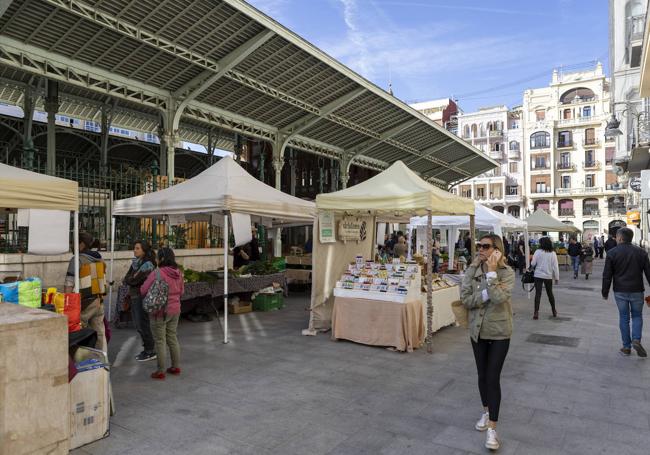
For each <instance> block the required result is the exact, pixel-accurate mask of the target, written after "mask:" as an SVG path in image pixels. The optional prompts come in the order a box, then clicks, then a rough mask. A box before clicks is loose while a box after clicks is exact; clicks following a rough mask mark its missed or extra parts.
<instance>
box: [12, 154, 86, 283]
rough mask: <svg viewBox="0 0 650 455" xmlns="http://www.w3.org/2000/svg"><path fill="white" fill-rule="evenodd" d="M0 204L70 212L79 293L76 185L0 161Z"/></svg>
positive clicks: (76, 281)
mask: <svg viewBox="0 0 650 455" xmlns="http://www.w3.org/2000/svg"><path fill="white" fill-rule="evenodd" d="M0 207H2V208H9V209H45V210H62V211H69V212H74V246H73V248H74V255H75V258H76V259H77V260H76V261H75V282H74V289H75V292H79V185H78V184H77V182H73V181H72V180H66V179H61V178H58V177H52V176H49V175H44V174H39V173H37V172H31V171H27V170H25V169H20V168H16V167H13V166H8V165H6V164H0Z"/></svg>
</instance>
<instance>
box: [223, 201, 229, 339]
mask: <svg viewBox="0 0 650 455" xmlns="http://www.w3.org/2000/svg"><path fill="white" fill-rule="evenodd" d="M227 343H228V214H227V213H225V214H224V215H223V344H227Z"/></svg>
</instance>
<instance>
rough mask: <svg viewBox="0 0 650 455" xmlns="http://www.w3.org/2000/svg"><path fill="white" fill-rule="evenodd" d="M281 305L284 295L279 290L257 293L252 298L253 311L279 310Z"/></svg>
mask: <svg viewBox="0 0 650 455" xmlns="http://www.w3.org/2000/svg"><path fill="white" fill-rule="evenodd" d="M282 307H284V297H283V296H282V293H281V292H276V293H275V294H257V296H256V297H255V298H254V299H253V311H271V310H279V309H280V308H282Z"/></svg>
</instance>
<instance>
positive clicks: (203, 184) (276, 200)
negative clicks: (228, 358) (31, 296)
mask: <svg viewBox="0 0 650 455" xmlns="http://www.w3.org/2000/svg"><path fill="white" fill-rule="evenodd" d="M315 211H316V206H315V205H314V203H313V202H310V201H305V200H303V199H299V198H296V197H293V196H290V195H288V194H286V193H283V192H281V191H279V190H276V189H275V188H272V187H270V186H268V185H266V184H264V183H263V182H261V181H259V180H257V179H256V178H255V177H253V176H252V175H250V174H249V173H248V172H246V170H244V169H243V168H242V167H241V166H239V164H237V163H236V162H235V161H234V160H233V159H232V158H231V157H230V156H227V157H225V158H222V159H221V160H219V161H218V162H217V163H216V164H214V165H213V166H211V167H210V168H208V169H206V170H205V171H203V172H202V173H201V174H199V175H197V176H196V177H194V178H192V179H190V180H186V181H184V182H182V183H180V184H178V185H175V186H172V187H169V188H166V189H164V190H161V191H157V192H155V193H150V194H144V195H141V196H136V197H132V198H129V199H122V200H119V201H115V203H114V206H113V217H115V216H133V217H151V216H163V215H190V217H197V216H198V217H204V218H206V219H207V217H208V216H210V215H213V214H220V215H223V217H224V218H223V223H224V229H223V233H224V294H225V295H224V303H223V304H224V343H227V342H228V215H229V214H230V213H241V214H248V215H252V216H259V217H262V218H265V219H268V220H271V221H272V222H273V223H274V224H278V225H285V224H312V223H313V220H314V214H315ZM112 225H113V235H112V236H111V237H112V238H111V253H112V252H113V249H114V244H113V237H114V236H115V218H113V223H112ZM112 263H113V260H112V258H111V281H112V279H113V276H112V274H113V265H112Z"/></svg>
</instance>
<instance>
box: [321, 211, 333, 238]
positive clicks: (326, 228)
mask: <svg viewBox="0 0 650 455" xmlns="http://www.w3.org/2000/svg"><path fill="white" fill-rule="evenodd" d="M318 235H319V240H320V243H333V242H336V233H335V224H334V212H320V213H319V214H318Z"/></svg>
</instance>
